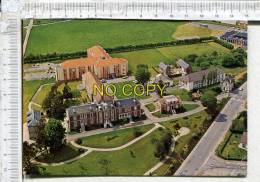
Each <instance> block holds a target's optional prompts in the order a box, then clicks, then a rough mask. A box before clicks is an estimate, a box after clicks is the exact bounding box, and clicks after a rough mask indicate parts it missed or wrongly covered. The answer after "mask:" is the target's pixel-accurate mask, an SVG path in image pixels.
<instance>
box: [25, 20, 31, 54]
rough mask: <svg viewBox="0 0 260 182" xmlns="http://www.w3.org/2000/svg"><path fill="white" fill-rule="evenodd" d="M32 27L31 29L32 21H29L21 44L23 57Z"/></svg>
mask: <svg viewBox="0 0 260 182" xmlns="http://www.w3.org/2000/svg"><path fill="white" fill-rule="evenodd" d="M32 27H33V19H31V20H30V22H29V24H28V26H27V27H26V35H25V38H24V42H23V56H24V55H25V52H26V47H27V43H28V39H29V36H30V33H31V30H32Z"/></svg>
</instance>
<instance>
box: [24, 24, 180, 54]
mask: <svg viewBox="0 0 260 182" xmlns="http://www.w3.org/2000/svg"><path fill="white" fill-rule="evenodd" d="M43 21H44V20H40V23H42V22H43ZM48 22H49V20H48V21H47V23H48ZM35 23H37V21H36V22H35ZM183 23H184V22H181V21H137V20H72V21H69V22H65V23H57V24H52V25H47V26H38V27H33V29H32V32H31V35H30V39H29V43H28V49H27V52H26V55H29V54H46V53H53V52H63V53H66V52H76V51H82V50H86V49H87V48H89V47H91V46H93V45H96V44H99V45H101V46H102V47H105V48H108V47H109V48H113V47H117V46H123V45H137V44H147V43H157V42H164V41H171V40H173V38H172V34H173V32H175V30H176V28H177V27H178V26H179V25H181V24H183ZM39 42H40V44H39Z"/></svg>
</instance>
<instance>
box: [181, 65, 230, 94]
mask: <svg viewBox="0 0 260 182" xmlns="http://www.w3.org/2000/svg"><path fill="white" fill-rule="evenodd" d="M225 76H226V74H225V72H224V71H223V70H221V69H219V68H214V69H206V70H201V71H198V72H194V73H191V74H188V75H186V76H182V77H181V78H180V79H179V85H180V87H181V88H184V89H186V90H188V91H191V90H193V89H200V88H202V87H205V86H209V85H213V84H216V83H220V82H221V81H223V80H224V79H225Z"/></svg>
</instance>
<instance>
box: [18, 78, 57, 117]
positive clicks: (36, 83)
mask: <svg viewBox="0 0 260 182" xmlns="http://www.w3.org/2000/svg"><path fill="white" fill-rule="evenodd" d="M54 82H55V80H54V79H45V80H33V81H24V80H23V122H25V121H26V113H27V112H28V105H29V102H30V101H31V99H32V97H33V95H34V94H35V92H36V91H37V90H38V88H39V87H40V86H41V85H42V84H45V83H54Z"/></svg>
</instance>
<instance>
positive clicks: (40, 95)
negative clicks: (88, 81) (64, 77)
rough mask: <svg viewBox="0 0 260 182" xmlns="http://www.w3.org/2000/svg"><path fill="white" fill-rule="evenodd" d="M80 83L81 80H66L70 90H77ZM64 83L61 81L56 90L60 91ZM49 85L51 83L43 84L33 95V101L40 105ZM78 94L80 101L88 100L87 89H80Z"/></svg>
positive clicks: (48, 89)
mask: <svg viewBox="0 0 260 182" xmlns="http://www.w3.org/2000/svg"><path fill="white" fill-rule="evenodd" d="M79 84H81V81H72V82H68V85H69V86H70V88H71V91H72V92H74V91H77V90H78V85H79ZM64 86H65V84H64V83H62V84H61V85H60V86H59V87H58V91H60V92H62V91H63V88H64ZM51 87H52V85H44V86H43V87H42V89H41V90H40V91H39V92H38V93H37V95H36V96H35V97H34V99H33V102H35V103H37V104H39V105H42V102H43V101H44V99H45V97H46V96H47V95H48V93H49V92H50V91H51ZM80 95H81V97H80V98H79V99H80V101H81V102H82V103H85V102H89V98H88V95H87V91H86V90H82V91H80Z"/></svg>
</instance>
